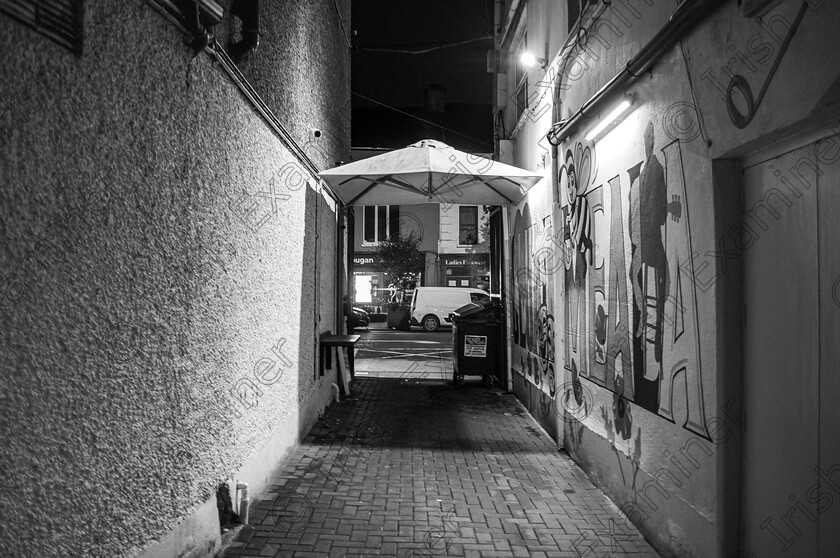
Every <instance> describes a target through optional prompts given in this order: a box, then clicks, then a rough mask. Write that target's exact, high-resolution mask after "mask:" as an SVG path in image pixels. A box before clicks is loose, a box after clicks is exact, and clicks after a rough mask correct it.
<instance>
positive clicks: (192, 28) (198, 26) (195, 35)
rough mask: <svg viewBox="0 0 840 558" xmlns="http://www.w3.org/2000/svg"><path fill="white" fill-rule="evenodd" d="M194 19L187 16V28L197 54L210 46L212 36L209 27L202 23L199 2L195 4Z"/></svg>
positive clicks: (191, 44)
mask: <svg viewBox="0 0 840 558" xmlns="http://www.w3.org/2000/svg"><path fill="white" fill-rule="evenodd" d="M192 11H193V13H192V17H190V16H187V17H186V18H185V19H186V20H187V26H188V27H189V32H190V35H191V36H192V42H191V43H190V46H191V47H192V49H193V50H194V51H195V52H196V54H197V53H199V52H201V51H203V50H204V49H205V48H207V45H209V44H210V40H211V39H212V35H211V34H210V31H209V30H208V29H207V27H205V26H204V24H202V23H201V9H200V8H199V7H198V2H193V10H192Z"/></svg>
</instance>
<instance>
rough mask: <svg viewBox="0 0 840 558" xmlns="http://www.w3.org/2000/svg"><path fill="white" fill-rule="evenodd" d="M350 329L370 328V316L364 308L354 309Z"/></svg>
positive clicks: (351, 314)
mask: <svg viewBox="0 0 840 558" xmlns="http://www.w3.org/2000/svg"><path fill="white" fill-rule="evenodd" d="M348 321H349V325H350V327H368V326H369V325H370V314H368V313H367V312H365V310H364V309H363V308H357V307H355V306H354V307H353V308H352V309H351V313H350V319H349V320H348Z"/></svg>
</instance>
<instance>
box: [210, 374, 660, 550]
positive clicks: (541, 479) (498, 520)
mask: <svg viewBox="0 0 840 558" xmlns="http://www.w3.org/2000/svg"><path fill="white" fill-rule="evenodd" d="M250 514H251V517H250V525H249V526H246V527H244V528H242V530H241V531H240V532H239V534H238V536H237V538H236V541H235V542H233V543H232V545H231V546H230V547H229V548H228V549H227V551H226V552H225V553H224V556H225V557H234V556H254V557H257V556H259V557H266V556H275V557H278V558H279V557H307V556H309V557H315V556H331V557H332V556H335V557H344V556H348V557H349V556H358V557H362V556H380V555H381V556H399V557H401V558H403V557H404V558H408V557H410V556H465V557H506V556H516V557H543V558H548V557H557V558H560V557H563V558H580V557H585V556H589V557H598V558H605V557H608V556H634V557H639V558H642V557H645V558H649V557H654V556H659V554H657V553H656V552H655V551H654V550H653V549H652V548H651V547H650V546H649V545H648V543H647V542H645V540H644V539H643V538H642V536H641V535H640V534H639V532H638V530H637V529H636V528H635V527H634V526H633V525H631V524H630V523H629V521H627V519H626V518H625V517H624V516H623V515H621V514H620V513H619V511H618V508H617V507H616V506H615V504H613V503H612V502H611V501H610V500H609V499H608V498H607V497H606V496H605V495H604V494H603V493H602V492H601V491H600V490H599V489H598V488H596V487H595V486H593V484H592V482H591V481H590V480H589V479H588V478H587V476H586V474H584V473H583V472H582V471H581V470H580V468H579V467H578V466H577V465H575V464H574V463H573V462H572V461H571V459H569V457H568V456H567V455H566V454H564V453H563V452H561V451H559V450H557V449H556V443H555V442H554V441H553V440H551V439H550V438H549V437H548V436H547V435H546V433H545V432H544V431H543V430H542V428H541V427H540V426H539V425H538V424H537V423H536V422H535V421H534V420H533V418H531V416H530V415H529V414H528V412H527V411H526V410H525V408H524V407H523V406H522V404H521V403H519V402H518V401H517V399H516V397H514V396H513V395H512V394H509V393H505V392H504V391H503V390H500V389H498V388H495V389H492V390H488V389H486V388H484V387H482V386H481V384H480V383H472V384H470V383H467V384H465V385H464V386H463V387H462V388H460V389H456V388H455V387H454V385H453V384H452V382H451V381H448V382H445V381H436V380H416V379H412V378H408V377H406V378H403V379H380V378H371V379H357V380H356V382H355V383H354V385H353V395H352V396H351V397H349V398H347V399H344V400H343V401H341V402H340V403H337V404H334V405H332V406H330V407H329V409H328V410H327V412H326V414H325V415H324V416H323V417H321V419H320V420H319V421H318V423H317V424H316V425H315V427H314V428H313V429H312V431H311V432H310V434H309V435H308V436H307V437H306V438H305V439H304V440H303V441H302V442H301V444H300V446H299V447H298V448H296V449H295V450H294V451H293V452H292V454H291V456H290V457H289V459H288V461H287V465H286V466H285V467H284V469H283V472H282V474H281V475H280V476H279V477H277V478H275V479H274V480H273V481H272V485H271V488H270V489H269V490H268V493H267V494H266V497H265V498H264V499H263V500H261V501H260V502H258V503H256V504H254V505H252V508H251V512H250Z"/></svg>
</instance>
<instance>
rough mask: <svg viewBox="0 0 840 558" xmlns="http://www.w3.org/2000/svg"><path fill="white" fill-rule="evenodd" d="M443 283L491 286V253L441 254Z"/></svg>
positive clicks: (485, 288) (462, 285)
mask: <svg viewBox="0 0 840 558" xmlns="http://www.w3.org/2000/svg"><path fill="white" fill-rule="evenodd" d="M440 260H441V266H442V268H443V274H444V277H443V285H444V286H446V287H472V288H476V289H484V290H488V289H489V288H490V254H441V256H440Z"/></svg>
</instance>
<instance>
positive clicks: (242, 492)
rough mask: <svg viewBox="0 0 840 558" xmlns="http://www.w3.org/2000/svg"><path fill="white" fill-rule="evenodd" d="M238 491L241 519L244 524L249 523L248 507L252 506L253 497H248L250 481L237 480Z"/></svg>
mask: <svg viewBox="0 0 840 558" xmlns="http://www.w3.org/2000/svg"><path fill="white" fill-rule="evenodd" d="M236 491H237V492H238V493H239V520H240V521H241V522H242V524H243V525H248V508H249V507H250V506H251V499H250V498H249V497H248V483H247V482H242V481H240V482H237V483H236Z"/></svg>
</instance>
